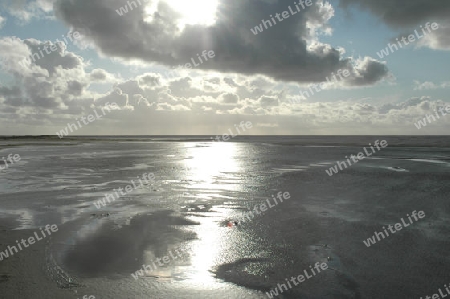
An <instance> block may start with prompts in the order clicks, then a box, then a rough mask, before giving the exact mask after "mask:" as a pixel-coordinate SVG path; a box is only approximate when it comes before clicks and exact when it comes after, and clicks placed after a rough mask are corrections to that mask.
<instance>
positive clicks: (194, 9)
mask: <svg viewBox="0 0 450 299" xmlns="http://www.w3.org/2000/svg"><path fill="white" fill-rule="evenodd" d="M160 1H164V2H166V3H167V4H169V5H170V6H171V7H172V8H173V9H174V10H175V11H177V12H179V13H180V14H181V15H182V19H181V20H180V24H179V26H180V27H181V28H184V27H185V26H186V25H197V24H199V25H212V24H214V23H215V22H216V10H217V5H218V1H217V0H160Z"/></svg>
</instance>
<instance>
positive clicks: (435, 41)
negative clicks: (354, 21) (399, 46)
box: [340, 0, 450, 50]
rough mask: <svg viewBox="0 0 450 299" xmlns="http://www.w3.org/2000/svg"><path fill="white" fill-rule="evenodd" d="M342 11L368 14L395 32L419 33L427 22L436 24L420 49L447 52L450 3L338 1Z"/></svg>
mask: <svg viewBox="0 0 450 299" xmlns="http://www.w3.org/2000/svg"><path fill="white" fill-rule="evenodd" d="M340 5H342V6H343V7H345V8H350V7H355V6H356V7H360V8H362V9H366V10H369V11H370V12H372V13H373V14H374V15H376V16H377V17H378V18H379V19H380V20H381V21H382V22H384V23H385V24H387V25H389V26H391V27H392V28H395V29H408V30H410V31H413V30H414V29H419V26H420V25H424V24H425V23H426V22H431V23H432V22H437V23H438V24H439V25H440V28H439V29H438V30H436V31H433V32H431V33H430V34H428V35H427V36H426V37H425V38H423V39H422V40H420V42H419V45H420V46H426V47H429V48H432V49H438V50H450V21H449V20H448V16H449V15H450V1H448V0H433V1H429V0H391V1H380V0H340Z"/></svg>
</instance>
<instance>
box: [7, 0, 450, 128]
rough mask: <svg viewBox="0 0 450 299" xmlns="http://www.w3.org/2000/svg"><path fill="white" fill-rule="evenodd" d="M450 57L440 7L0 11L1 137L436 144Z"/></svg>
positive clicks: (290, 1) (40, 1) (337, 3)
mask: <svg viewBox="0 0 450 299" xmlns="http://www.w3.org/2000/svg"><path fill="white" fill-rule="evenodd" d="M449 54H450V1H448V0H433V1H429V0H389V1H387V0H330V1H325V0H134V1H131V0H130V1H125V0H0V114H1V117H0V135H55V134H57V133H58V132H61V130H64V129H66V130H67V133H68V134H72V135H216V134H224V133H227V132H229V130H232V131H233V130H234V132H235V133H236V129H235V128H236V126H235V125H237V124H239V123H241V122H242V121H244V122H248V121H249V122H251V123H252V127H251V129H248V130H246V131H245V132H241V133H242V134H249V135H272V134H275V135H380V134H385V135H409V134H411V135H447V134H448V128H449V125H450V115H449V116H446V115H445V113H444V111H447V110H443V109H444V108H445V107H447V105H450V101H449V96H448V92H449V90H450V73H449V71H448V70H449V69H450V59H449V58H450V55H449ZM105 107H107V108H105ZM439 109H441V110H439ZM437 111H440V112H438V115H439V116H440V117H439V118H438V117H435V118H434V119H432V118H431V117H430V116H429V115H436V114H435V113H436V112H437ZM449 112H450V107H449ZM448 114H450V113H448ZM89 115H91V116H92V117H90V119H88V120H86V119H87V117H88V116H89ZM427 115H428V116H429V117H428V120H427V121H428V123H427V125H426V126H422V127H421V128H420V129H418V127H417V122H418V121H420V120H423V119H424V117H426V116H427ZM69 127H70V129H68V128H69Z"/></svg>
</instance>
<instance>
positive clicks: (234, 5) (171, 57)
mask: <svg viewBox="0 0 450 299" xmlns="http://www.w3.org/2000/svg"><path fill="white" fill-rule="evenodd" d="M219 1H220V4H219V6H218V11H217V18H218V19H217V22H216V24H215V25H213V26H209V27H207V26H203V25H195V26H192V25H191V26H187V27H186V28H185V30H183V31H182V32H180V31H179V29H178V27H177V20H178V19H179V16H178V15H177V13H176V12H174V11H173V10H172V9H171V8H170V7H168V6H167V5H165V4H164V3H160V5H159V6H158V10H157V12H155V13H154V15H153V19H152V20H151V21H149V22H146V21H144V20H143V19H144V18H143V16H144V15H145V11H144V9H145V6H146V5H141V6H138V7H137V8H135V9H133V10H132V11H130V12H129V13H127V14H125V15H123V16H119V15H118V14H117V13H116V9H119V8H120V7H122V6H123V5H124V4H126V2H125V1H122V0H97V1H92V0H78V1H71V0H59V1H57V2H56V3H55V7H54V9H55V13H56V15H57V17H58V18H60V19H61V20H63V21H64V22H66V23H67V24H68V25H70V26H72V27H74V30H75V31H80V32H85V36H86V38H87V39H88V40H90V41H92V42H93V43H94V44H95V45H96V46H97V47H98V48H99V49H100V50H101V51H102V52H103V53H105V54H107V55H111V56H115V57H122V58H124V59H132V58H139V59H142V60H144V61H148V62H157V63H161V64H165V65H170V66H175V65H179V64H183V65H184V64H186V63H188V62H190V60H191V58H196V54H197V53H201V52H203V51H204V50H207V51H209V50H213V51H214V53H215V57H214V58H212V59H209V60H208V61H206V62H205V63H203V64H201V65H200V66H199V68H202V69H210V70H216V71H219V72H230V73H241V74H247V75H254V74H264V75H267V76H270V77H272V78H274V79H276V80H282V81H293V82H317V81H323V80H325V78H326V77H327V76H328V75H329V74H330V73H332V72H335V71H337V70H338V69H344V68H346V69H349V70H351V71H352V73H354V74H355V76H356V77H357V78H358V80H359V83H360V84H359V85H371V84H373V83H375V82H376V81H379V80H382V79H383V78H384V77H385V76H387V74H388V71H387V69H386V68H385V67H384V65H380V66H379V67H375V66H374V65H373V64H377V63H378V64H379V62H377V61H373V63H372V65H368V66H371V69H361V66H359V67H356V66H355V65H356V63H357V62H355V61H353V60H352V59H350V58H344V57H342V55H341V52H340V51H339V50H338V49H334V48H332V47H330V46H328V45H321V44H319V43H317V41H315V40H314V37H313V32H314V31H315V30H320V29H321V28H322V29H324V28H328V27H327V24H326V22H327V21H328V19H329V18H330V16H331V15H332V14H333V8H332V7H331V6H330V5H325V4H323V3H322V1H313V3H314V5H313V6H311V7H308V8H307V9H305V10H302V11H301V12H299V13H297V14H295V15H291V16H290V17H289V18H288V19H285V20H284V21H282V22H278V24H276V25H275V26H273V27H270V28H269V29H267V30H265V31H264V32H262V33H260V34H258V35H254V34H253V33H252V32H251V31H250V28H254V27H255V26H257V25H259V24H260V22H261V20H262V19H265V20H267V19H268V18H269V15H271V14H272V15H273V14H275V13H282V12H283V11H287V10H288V7H289V6H290V5H291V6H292V5H293V1H291V0H278V1H262V0H246V1H242V0H219ZM141 2H145V3H150V2H151V1H142V0H141ZM99 16H101V17H99ZM308 22H310V23H314V24H315V26H317V27H316V29H311V28H308V26H307V24H308ZM321 22H322V23H321ZM317 24H318V25H317ZM307 42H312V43H315V45H314V46H313V47H309V46H308V43H307ZM380 70H382V72H381V73H380ZM373 72H375V73H373ZM366 78H367V80H366Z"/></svg>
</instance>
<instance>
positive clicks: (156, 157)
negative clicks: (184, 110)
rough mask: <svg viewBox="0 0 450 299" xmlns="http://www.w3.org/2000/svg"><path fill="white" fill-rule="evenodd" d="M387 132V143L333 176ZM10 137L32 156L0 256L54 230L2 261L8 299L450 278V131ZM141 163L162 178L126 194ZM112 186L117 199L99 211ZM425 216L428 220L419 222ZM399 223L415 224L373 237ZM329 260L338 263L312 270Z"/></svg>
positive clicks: (16, 175)
mask: <svg viewBox="0 0 450 299" xmlns="http://www.w3.org/2000/svg"><path fill="white" fill-rule="evenodd" d="M375 140H386V141H387V143H388V146H386V147H384V148H383V149H382V150H380V151H378V152H376V154H374V155H373V156H367V157H365V159H363V160H361V161H359V162H358V163H357V164H352V165H348V167H347V168H343V169H342V170H339V172H338V173H335V174H334V175H333V176H329V175H328V174H327V172H326V170H327V169H329V168H330V167H332V166H333V165H335V164H336V163H337V161H343V160H344V157H345V156H349V155H351V154H356V153H358V152H360V151H361V148H363V147H367V146H368V144H369V143H373V142H374V141H375ZM0 147H1V148H2V150H1V155H0V157H3V156H5V157H6V156H7V155H8V154H18V155H20V157H21V159H20V161H18V162H16V163H14V164H12V165H10V167H9V168H8V169H5V170H3V171H2V172H0V186H1V189H0V192H1V197H0V201H1V208H0V231H1V234H0V252H1V251H5V249H7V247H8V246H10V245H16V244H17V242H16V240H18V242H20V240H21V239H29V238H30V237H31V236H34V234H35V232H39V234H41V235H39V236H41V237H42V233H41V232H40V228H42V231H43V232H45V227H46V225H56V226H57V230H55V231H53V230H52V233H51V234H47V233H45V238H42V240H39V241H37V242H35V243H34V244H29V246H28V247H26V248H25V247H23V248H22V250H20V251H18V252H17V253H16V252H15V253H14V254H13V255H11V256H9V257H7V258H3V260H1V261H0V298H83V296H87V297H89V296H94V297H95V298H161V299H165V298H211V297H214V298H268V295H267V292H269V291H270V290H273V289H275V288H277V284H279V283H283V282H285V283H287V282H286V281H287V280H290V279H291V277H298V276H299V275H300V274H301V275H305V274H304V273H307V275H309V276H310V277H309V276H306V277H307V278H308V279H306V280H305V281H303V282H302V283H300V284H298V285H294V284H293V283H291V287H287V288H286V289H284V288H283V292H282V293H280V294H279V295H278V296H277V298H405V299H406V298H420V297H421V296H425V295H426V294H432V293H433V292H434V293H436V290H438V289H439V288H442V286H444V284H448V282H449V276H448V274H447V272H448V268H449V266H450V260H449V259H448V257H447V256H448V252H447V251H448V248H449V246H450V240H449V237H448V235H449V231H450V226H449V222H450V214H449V213H450V206H449V205H448V202H447V200H448V199H447V194H448V191H449V190H450V184H449V170H450V168H449V167H450V138H449V137H442V136H427V137H425V136H423V137H422V136H416V137H402V136H334V137H326V136H325V137H323V136H286V137H284V136H267V137H265V136H258V137H256V136H238V137H235V138H233V139H232V140H230V141H226V142H225V141H222V142H212V141H211V140H210V136H142V137H134V136H122V137H120V136H115V137H96V136H86V137H68V138H67V139H66V138H64V139H63V140H59V139H58V138H56V137H34V138H2V139H0ZM144 173H147V174H150V173H151V174H154V177H153V176H152V180H147V181H145V180H142V181H141V182H142V184H141V183H139V184H138V183H136V185H135V186H137V187H136V188H131V187H130V188H127V189H124V188H126V186H127V185H128V186H129V185H130V184H131V183H130V182H131V181H132V180H135V181H138V180H139V179H140V178H142V177H143V175H144ZM119 188H122V190H126V192H123V193H120V191H118V190H119ZM113 190H116V191H117V192H118V193H117V194H120V195H121V196H117V197H115V200H114V201H111V202H108V203H107V204H105V205H104V206H99V208H98V207H96V205H95V203H96V202H97V201H98V200H101V199H102V198H105V195H108V194H113V192H115V191H113ZM288 195H289V196H288ZM277 196H278V197H277ZM280 198H281V199H282V200H280ZM274 200H275V201H274ZM263 207H264V208H263ZM413 211H416V212H419V211H423V214H419V215H426V216H424V217H423V218H422V217H420V221H414V222H413V221H412V220H411V219H415V218H411V219H410V220H411V221H410V220H408V217H415V216H412V215H416V214H413V213H412V212H413ZM407 214H408V216H406V215H407ZM400 219H404V220H405V221H407V223H408V224H409V225H403V228H402V229H401V230H400V229H397V231H396V232H395V233H392V234H390V235H389V236H388V237H387V236H386V237H385V238H379V239H377V241H376V242H374V243H373V244H371V246H367V245H366V243H367V240H368V238H371V237H372V236H375V235H374V233H375V232H383V231H384V230H383V227H385V228H386V229H387V226H388V225H395V224H396V223H399V222H401V220H400ZM418 219H419V218H418ZM402 223H406V222H402ZM50 227H51V226H50ZM49 230H50V229H49ZM391 232H392V230H391ZM364 241H366V242H364ZM317 263H318V264H320V265H322V264H323V263H325V264H326V265H327V268H326V269H325V270H322V271H320V273H318V271H316V270H313V271H316V272H311V269H312V267H313V266H314V265H315V264H317ZM323 269H324V268H323ZM141 270H142V272H139V271H141ZM308 271H309V272H308ZM312 273H314V275H313V274H312ZM133 274H134V275H133ZM87 297H85V298H87ZM91 298H92V297H91Z"/></svg>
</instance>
